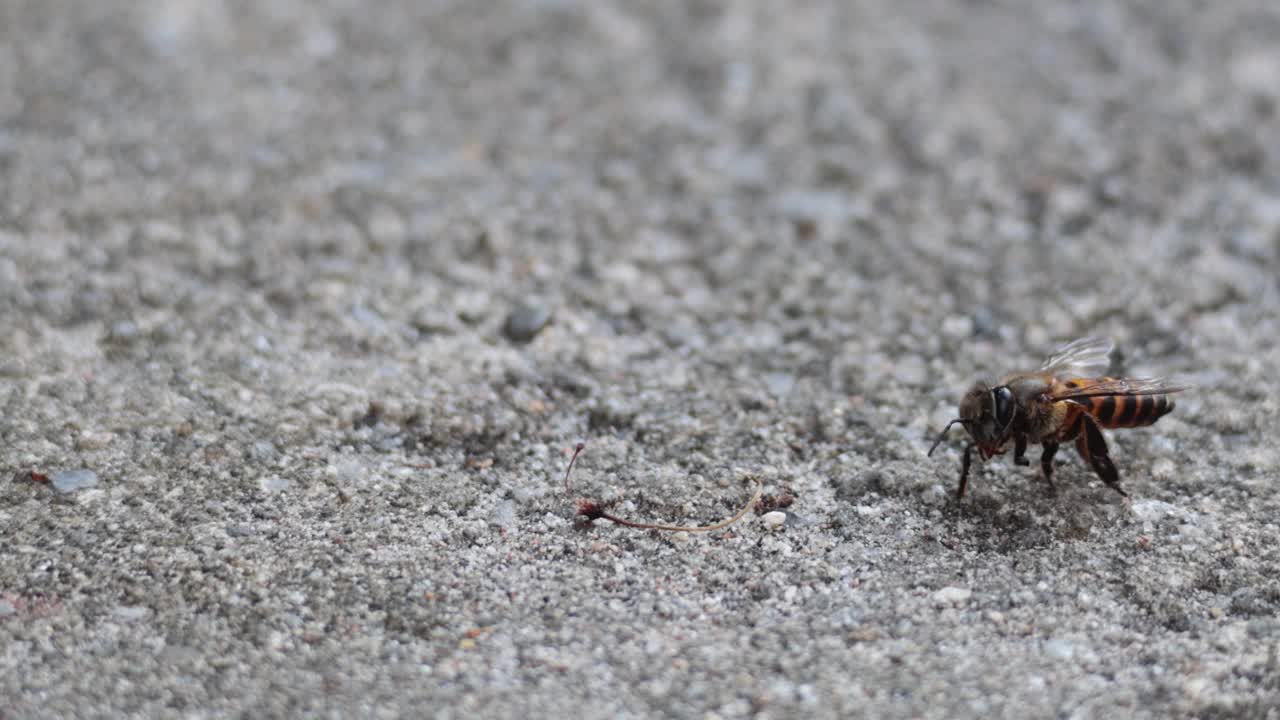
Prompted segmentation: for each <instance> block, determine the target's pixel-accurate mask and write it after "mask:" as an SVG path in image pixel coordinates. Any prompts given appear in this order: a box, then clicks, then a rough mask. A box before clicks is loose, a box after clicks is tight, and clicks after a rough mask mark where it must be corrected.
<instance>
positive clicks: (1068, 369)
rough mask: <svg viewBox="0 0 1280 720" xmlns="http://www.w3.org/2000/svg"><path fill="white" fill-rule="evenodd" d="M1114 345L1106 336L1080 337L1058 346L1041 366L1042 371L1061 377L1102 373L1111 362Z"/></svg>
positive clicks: (1088, 375)
mask: <svg viewBox="0 0 1280 720" xmlns="http://www.w3.org/2000/svg"><path fill="white" fill-rule="evenodd" d="M1113 347H1115V345H1113V344H1112V343H1111V341H1110V340H1107V339H1105V338H1093V337H1086V338H1080V339H1079V340H1076V341H1074V342H1069V343H1067V344H1066V345H1063V346H1062V347H1060V348H1058V349H1057V351H1055V352H1054V353H1053V354H1052V355H1050V356H1049V359H1048V360H1045V361H1044V364H1043V365H1041V366H1040V371H1041V372H1046V373H1052V374H1054V375H1057V376H1059V377H1062V376H1076V377H1090V376H1095V375H1101V374H1102V373H1103V372H1105V371H1106V369H1107V366H1108V365H1110V364H1111V357H1110V356H1111V349H1112V348H1113Z"/></svg>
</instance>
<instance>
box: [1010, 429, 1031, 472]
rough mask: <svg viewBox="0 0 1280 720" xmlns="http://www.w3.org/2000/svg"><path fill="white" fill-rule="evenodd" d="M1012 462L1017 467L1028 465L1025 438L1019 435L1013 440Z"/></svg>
mask: <svg viewBox="0 0 1280 720" xmlns="http://www.w3.org/2000/svg"><path fill="white" fill-rule="evenodd" d="M1013 461H1014V462H1015V463H1017V464H1018V465H1030V464H1031V461H1030V460H1028V459H1027V436H1026V435H1023V434H1022V433H1019V434H1018V436H1017V437H1015V438H1014V440H1013Z"/></svg>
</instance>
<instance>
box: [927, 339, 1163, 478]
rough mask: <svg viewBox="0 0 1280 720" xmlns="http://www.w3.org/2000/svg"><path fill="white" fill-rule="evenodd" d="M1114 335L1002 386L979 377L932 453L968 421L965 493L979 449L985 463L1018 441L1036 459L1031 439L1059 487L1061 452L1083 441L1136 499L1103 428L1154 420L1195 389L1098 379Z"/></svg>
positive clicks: (1020, 456) (1017, 458) (1067, 349)
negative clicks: (1056, 471) (1056, 463)
mask: <svg viewBox="0 0 1280 720" xmlns="http://www.w3.org/2000/svg"><path fill="white" fill-rule="evenodd" d="M1112 347H1113V345H1112V344H1111V341H1109V340H1100V339H1097V338H1081V339H1080V340H1076V341H1075V342H1071V343H1068V344H1066V345H1063V346H1062V347H1061V348H1059V349H1058V350H1057V352H1055V353H1053V355H1051V356H1050V357H1049V359H1048V360H1045V361H1044V364H1043V365H1041V366H1040V369H1038V370H1033V371H1030V372H1017V373H1013V374H1011V375H1007V376H1005V377H1004V378H1002V379H1001V380H1000V382H998V383H997V384H995V385H988V384H987V383H985V382H981V381H980V382H977V383H975V384H974V385H973V387H971V388H969V391H968V392H966V393H965V394H964V397H963V398H962V399H961V400H960V417H958V418H956V419H954V420H952V421H951V422H949V423H947V426H946V427H945V428H943V429H942V432H941V433H940V434H939V435H938V439H937V440H936V441H934V443H933V447H931V448H929V455H933V451H934V450H936V449H937V448H938V445H939V444H941V443H942V441H943V439H945V438H946V435H947V431H948V430H950V429H951V426H952V425H955V424H956V423H960V425H962V426H963V427H964V429H965V432H967V433H968V434H969V443H968V444H966V445H965V447H964V459H963V461H962V463H961V465H960V487H959V488H958V489H957V491H956V498H957V499H959V498H963V497H964V489H965V485H966V484H967V483H968V480H969V462H970V456H971V454H972V452H973V450H974V449H975V448H976V449H977V451H978V455H979V456H980V457H981V459H982V460H983V461H986V460H990V459H991V458H992V457H995V456H996V455H1003V454H1004V453H1005V452H1006V451H1007V450H1008V448H1009V445H1010V443H1012V445H1013V461H1014V462H1015V463H1017V464H1018V465H1024V466H1025V465H1030V464H1031V461H1030V460H1028V459H1027V458H1026V452H1027V445H1028V444H1029V443H1039V444H1040V445H1041V446H1042V447H1043V451H1042V452H1041V453H1040V468H1041V470H1043V471H1044V478H1045V480H1046V481H1047V482H1048V483H1049V490H1050V491H1051V492H1052V491H1053V490H1054V484H1053V456H1054V454H1055V453H1057V452H1058V446H1059V445H1061V444H1062V443H1065V442H1071V441H1073V440H1074V441H1075V444H1076V452H1078V453H1079V454H1080V458H1081V459H1082V460H1084V462H1085V464H1087V465H1088V466H1089V467H1091V468H1093V471H1094V472H1095V473H1097V475H1098V477H1099V478H1101V479H1102V482H1104V483H1106V484H1107V487H1110V488H1111V489H1112V490H1115V491H1116V492H1118V493H1120V494H1121V495H1123V496H1125V497H1128V493H1126V492H1125V491H1124V490H1123V489H1122V488H1121V487H1120V475H1119V473H1118V472H1117V471H1116V466H1115V464H1114V463H1112V462H1111V457H1110V455H1109V454H1108V452H1107V440H1106V438H1105V437H1103V435H1102V429H1103V428H1134V427H1144V426H1146V425H1152V424H1154V423H1155V422H1156V421H1157V420H1159V419H1160V418H1162V417H1164V416H1165V415H1167V414H1169V412H1171V411H1172V410H1173V406H1174V403H1173V398H1172V397H1170V396H1171V395H1172V394H1173V393H1177V392H1180V391H1182V390H1185V389H1187V388H1186V387H1185V386H1180V385H1174V384H1171V383H1169V382H1167V381H1166V380H1164V379H1163V378H1113V377H1098V375H1100V374H1101V373H1102V372H1104V371H1105V370H1106V368H1107V366H1108V365H1109V364H1110V360H1109V356H1110V355H1111V350H1112Z"/></svg>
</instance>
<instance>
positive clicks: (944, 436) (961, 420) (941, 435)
mask: <svg viewBox="0 0 1280 720" xmlns="http://www.w3.org/2000/svg"><path fill="white" fill-rule="evenodd" d="M956 423H960V424H961V425H964V424H965V423H966V421H965V419H964V418H956V419H955V420H952V421H951V422H949V423H947V426H946V427H944V428H942V432H940V433H938V439H937V440H934V441H933V447H931V448H929V453H928V454H929V455H930V456H931V455H933V451H934V450H937V449H938V446H939V445H941V444H942V441H943V440H946V439H947V431H948V430H950V429H951V426H952V425H955V424H956Z"/></svg>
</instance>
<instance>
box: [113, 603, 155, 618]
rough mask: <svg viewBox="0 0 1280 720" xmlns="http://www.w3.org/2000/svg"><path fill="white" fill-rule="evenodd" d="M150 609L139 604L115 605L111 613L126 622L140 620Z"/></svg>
mask: <svg viewBox="0 0 1280 720" xmlns="http://www.w3.org/2000/svg"><path fill="white" fill-rule="evenodd" d="M150 612H151V610H150V609H148V608H145V607H142V606H140V605H117V606H116V607H115V608H114V609H113V610H112V611H111V613H112V614H113V615H115V616H116V617H118V618H120V619H121V620H124V621H126V622H131V621H134V620H141V619H142V618H144V617H146V616H147V614H148V613H150Z"/></svg>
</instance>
